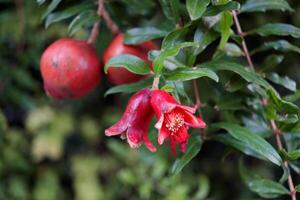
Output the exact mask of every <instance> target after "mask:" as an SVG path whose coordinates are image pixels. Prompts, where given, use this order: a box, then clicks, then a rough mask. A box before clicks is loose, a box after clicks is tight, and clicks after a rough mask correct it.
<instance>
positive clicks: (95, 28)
mask: <svg viewBox="0 0 300 200" xmlns="http://www.w3.org/2000/svg"><path fill="white" fill-rule="evenodd" d="M103 10H104V0H98V10H97V15H98V16H99V17H101V15H102V12H103ZM99 27H100V19H99V20H98V21H97V22H95V23H94V25H93V28H92V31H91V35H90V37H89V39H88V41H87V42H88V43H89V44H93V45H94V44H95V42H96V40H97V37H98V35H99Z"/></svg>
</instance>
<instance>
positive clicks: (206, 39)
mask: <svg viewBox="0 0 300 200" xmlns="http://www.w3.org/2000/svg"><path fill="white" fill-rule="evenodd" d="M198 31H200V30H198ZM219 36H220V35H219V33H217V32H216V31H214V30H213V29H210V30H208V31H206V32H205V33H204V34H203V35H202V36H201V37H197V31H196V32H195V36H194V41H195V42H198V44H199V47H198V48H195V50H194V55H198V54H200V53H201V52H202V51H204V50H205V49H206V47H207V46H208V45H209V44H211V43H212V42H213V41H215V40H216V39H217V38H218V37H219Z"/></svg>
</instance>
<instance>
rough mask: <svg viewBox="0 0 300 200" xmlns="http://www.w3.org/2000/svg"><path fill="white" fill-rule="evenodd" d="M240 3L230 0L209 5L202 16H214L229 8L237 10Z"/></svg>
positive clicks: (229, 9)
mask: <svg viewBox="0 0 300 200" xmlns="http://www.w3.org/2000/svg"><path fill="white" fill-rule="evenodd" d="M239 9H240V4H239V3H238V2H236V1H230V2H228V3H226V4H222V5H216V6H209V7H208V8H207V9H206V11H205V12H204V14H203V16H205V17H208V16H215V15H218V14H219V13H221V12H224V11H231V10H239Z"/></svg>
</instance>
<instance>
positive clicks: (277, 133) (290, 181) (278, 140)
mask: <svg viewBox="0 0 300 200" xmlns="http://www.w3.org/2000/svg"><path fill="white" fill-rule="evenodd" d="M232 16H233V18H234V22H235V25H236V27H237V31H238V34H239V35H240V37H241V38H242V40H243V43H242V46H243V51H244V54H245V56H246V58H247V61H248V64H249V67H250V68H252V69H254V68H253V62H252V59H251V57H250V54H249V51H248V48H247V45H246V42H245V39H244V33H243V31H242V29H241V25H240V23H239V20H238V17H237V14H236V12H235V11H232ZM262 103H263V105H264V106H266V105H267V100H266V99H263V100H262ZM270 127H271V130H272V132H273V135H274V136H275V139H276V144H277V148H278V150H282V149H283V145H282V141H281V137H280V136H281V134H282V132H281V130H280V129H279V128H278V127H277V125H276V123H275V121H274V120H270ZM283 164H284V166H285V167H286V168H289V165H288V162H287V161H284V162H283ZM288 185H289V188H290V196H291V199H292V200H296V199H297V197H296V190H295V186H294V183H293V178H292V176H291V174H289V176H288Z"/></svg>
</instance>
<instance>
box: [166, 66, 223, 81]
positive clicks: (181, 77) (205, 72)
mask: <svg viewBox="0 0 300 200" xmlns="http://www.w3.org/2000/svg"><path fill="white" fill-rule="evenodd" d="M166 76H167V80H169V81H189V80H193V79H197V78H200V77H209V78H211V79H212V80H214V81H216V82H218V81H219V78H218V76H217V74H216V73H215V72H214V71H212V70H211V69H208V68H183V69H178V70H176V71H173V72H171V73H169V74H167V75H166Z"/></svg>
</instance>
